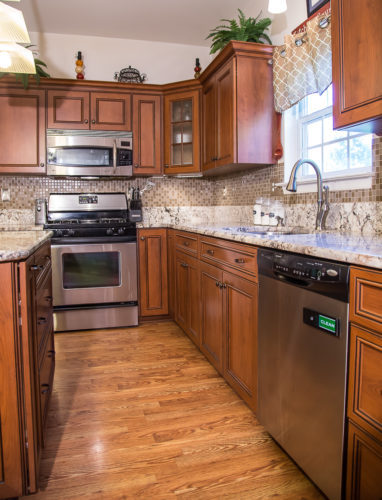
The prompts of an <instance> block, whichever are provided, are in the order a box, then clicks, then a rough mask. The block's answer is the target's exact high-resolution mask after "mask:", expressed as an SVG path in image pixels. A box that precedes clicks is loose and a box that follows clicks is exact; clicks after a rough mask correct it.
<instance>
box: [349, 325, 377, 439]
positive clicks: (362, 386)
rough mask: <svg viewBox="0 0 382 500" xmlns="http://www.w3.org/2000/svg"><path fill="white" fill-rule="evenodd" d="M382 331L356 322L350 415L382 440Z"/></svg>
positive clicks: (352, 342) (353, 332) (352, 347)
mask: <svg viewBox="0 0 382 500" xmlns="http://www.w3.org/2000/svg"><path fill="white" fill-rule="evenodd" d="M381 366H382V335H379V334H377V333H373V332H368V331H366V330H363V329H361V328H357V327H356V326H354V325H352V327H351V333H350V356H349V406H348V416H349V417H350V418H351V419H352V420H353V421H354V422H356V423H357V424H358V425H361V426H362V427H364V428H365V429H366V430H367V431H368V432H369V433H370V434H371V435H373V436H374V437H375V438H376V439H380V440H382V370H381Z"/></svg>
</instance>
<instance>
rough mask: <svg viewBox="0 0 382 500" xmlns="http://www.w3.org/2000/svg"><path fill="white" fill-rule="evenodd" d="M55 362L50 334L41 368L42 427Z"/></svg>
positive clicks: (52, 338) (51, 335)
mask: <svg viewBox="0 0 382 500" xmlns="http://www.w3.org/2000/svg"><path fill="white" fill-rule="evenodd" d="M54 364H55V352H54V337H53V333H51V334H50V336H49V339H48V343H47V346H46V349H45V351H44V357H43V362H42V365H41V368H40V388H39V390H40V409H41V424H42V429H43V428H44V425H45V420H46V414H47V410H48V402H49V397H50V394H51V392H52V387H53V375H54Z"/></svg>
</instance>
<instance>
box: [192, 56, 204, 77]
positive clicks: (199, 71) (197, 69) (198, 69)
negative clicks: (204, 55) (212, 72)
mask: <svg viewBox="0 0 382 500" xmlns="http://www.w3.org/2000/svg"><path fill="white" fill-rule="evenodd" d="M194 71H195V74H194V77H195V78H199V76H200V73H201V71H202V67H201V66H200V62H199V58H198V57H197V58H196V60H195V68H194Z"/></svg>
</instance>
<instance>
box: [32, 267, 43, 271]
mask: <svg viewBox="0 0 382 500" xmlns="http://www.w3.org/2000/svg"><path fill="white" fill-rule="evenodd" d="M29 269H30V270H31V271H41V269H44V266H31V267H30V268H29Z"/></svg>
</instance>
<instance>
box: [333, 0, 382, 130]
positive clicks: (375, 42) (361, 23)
mask: <svg viewBox="0 0 382 500" xmlns="http://www.w3.org/2000/svg"><path fill="white" fill-rule="evenodd" d="M331 8H332V17H331V20H332V51H333V54H332V65H333V87H334V92H333V96H334V103H333V121H334V128H336V129H337V128H339V129H342V128H349V129H350V130H352V131H364V132H374V133H376V134H378V135H382V92H381V88H382V52H381V47H382V31H381V19H382V3H381V1H380V0H369V1H368V2H360V1H359V0H332V2H331Z"/></svg>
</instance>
